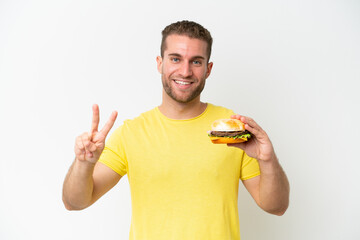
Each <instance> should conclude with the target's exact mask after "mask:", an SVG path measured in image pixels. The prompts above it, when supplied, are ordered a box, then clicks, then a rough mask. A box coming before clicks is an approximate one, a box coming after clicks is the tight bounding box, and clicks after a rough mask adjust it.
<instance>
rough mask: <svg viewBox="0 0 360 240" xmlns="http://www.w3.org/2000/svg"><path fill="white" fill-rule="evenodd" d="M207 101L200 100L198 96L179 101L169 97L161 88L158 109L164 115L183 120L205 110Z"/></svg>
mask: <svg viewBox="0 0 360 240" xmlns="http://www.w3.org/2000/svg"><path fill="white" fill-rule="evenodd" d="M206 107H207V103H203V102H201V101H200V96H198V97H197V98H195V99H194V100H192V101H191V102H188V103H179V102H177V101H175V100H173V99H172V98H170V97H169V96H168V95H167V94H166V93H165V92H164V90H163V99H162V103H161V105H160V106H159V110H160V112H161V113H162V114H164V115H165V116H166V117H168V118H171V119H177V120H183V119H190V118H194V117H197V116H199V115H200V114H201V113H203V112H204V111H205V109H206Z"/></svg>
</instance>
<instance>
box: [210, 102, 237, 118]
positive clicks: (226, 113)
mask: <svg viewBox="0 0 360 240" xmlns="http://www.w3.org/2000/svg"><path fill="white" fill-rule="evenodd" d="M208 104H209V114H210V115H214V116H215V117H217V118H230V116H231V115H234V114H235V113H234V111H233V110H231V109H229V108H226V107H223V106H218V105H214V104H211V103H208Z"/></svg>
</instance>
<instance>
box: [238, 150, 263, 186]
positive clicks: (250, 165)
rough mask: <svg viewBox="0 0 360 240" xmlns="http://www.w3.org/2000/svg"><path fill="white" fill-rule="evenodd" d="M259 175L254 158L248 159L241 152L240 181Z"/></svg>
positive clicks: (257, 164) (257, 165)
mask: <svg viewBox="0 0 360 240" xmlns="http://www.w3.org/2000/svg"><path fill="white" fill-rule="evenodd" d="M258 175H260V167H259V163H258V161H257V160H256V159H255V158H252V157H249V156H248V155H247V154H246V153H245V152H243V159H242V162H241V168H240V179H241V180H247V179H250V178H253V177H256V176H258Z"/></svg>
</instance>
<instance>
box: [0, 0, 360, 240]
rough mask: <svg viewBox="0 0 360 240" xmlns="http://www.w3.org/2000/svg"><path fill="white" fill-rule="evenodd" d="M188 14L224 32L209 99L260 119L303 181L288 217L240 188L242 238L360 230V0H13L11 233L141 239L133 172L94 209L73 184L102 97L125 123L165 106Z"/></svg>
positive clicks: (5, 24)
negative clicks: (170, 60)
mask: <svg viewBox="0 0 360 240" xmlns="http://www.w3.org/2000/svg"><path fill="white" fill-rule="evenodd" d="M214 2H215V1H214ZM183 19H189V20H194V21H198V22H199V23H201V24H202V25H204V26H205V27H206V28H208V29H209V30H210V32H211V33H212V35H213V37H214V45H213V55H212V61H213V62H214V68H213V72H212V74H211V76H210V78H209V79H208V81H207V86H206V87H205V90H204V92H203V94H202V100H203V101H205V102H211V103H214V104H216V105H222V106H226V107H228V108H232V109H233V110H235V111H236V112H237V113H240V114H244V115H248V116H251V117H253V118H254V119H255V120H256V121H257V122H258V123H259V124H260V125H261V126H262V127H263V128H264V129H265V130H266V131H267V132H268V134H269V135H270V137H271V139H272V141H273V144H274V146H275V148H276V152H277V154H278V156H279V159H280V161H281V163H282V165H283V167H284V169H285V171H286V173H287V175H288V177H289V180H290V183H291V203H290V208H289V209H288V211H287V212H286V214H285V215H284V216H282V217H277V216H272V215H269V214H267V213H265V212H263V211H262V210H260V209H259V208H258V207H257V206H256V205H255V204H254V202H253V200H252V199H251V198H250V196H249V194H248V193H247V192H246V191H245V190H244V187H243V186H242V185H241V186H240V191H239V213H240V228H241V234H242V239H243V240H252V239H254V240H255V239H281V240H282V239H284V240H285V239H286V240H287V239H294V240H303V239H316V240H318V239H327V240H330V239H331V240H332V239H334V240H335V239H360V229H359V217H360V207H359V205H360V204H359V202H360V193H359V189H360V188H359V182H360V181H359V167H360V163H359V162H360V157H359V147H360V145H359V144H360V141H359V134H360V131H359V122H360V116H359V115H360V114H359V103H360V97H359V93H358V92H359V81H360V57H359V56H360V47H359V45H360V44H359V43H360V2H359V1H356V0H354V1H347V0H338V1H335V0H332V1H331V0H330V1H318V0H315V1H314V0H311V1H310V0H303V1H300V0H299V1H285V0H284V1H281V0H277V1H243V0H241V1H221V2H220V3H219V2H218V3H213V2H212V1H186V0H183V1H176V2H173V1H161V2H160V1H111V0H105V1H85V0H83V1H70V0H64V1H45V0H42V1H41V0H37V1H35V0H34V1H10V0H0V81H1V85H0V107H1V110H0V114H1V117H0V122H1V124H0V127H1V134H0V136H1V137H0V141H1V142H0V147H1V156H0V239H2V240H9V239H89V240H90V239H127V238H128V232H129V226H130V218H131V204H130V194H129V187H128V181H127V178H126V177H124V178H123V179H122V180H121V181H120V182H119V184H118V185H117V186H116V187H115V188H114V189H112V190H111V191H110V192H109V193H107V194H106V195H105V196H104V197H103V198H102V199H100V200H99V201H98V202H97V203H95V204H94V205H93V206H91V207H90V208H88V209H86V210H84V211H80V212H69V211H66V210H65V208H64V206H63V204H62V201H61V191H62V183H63V179H64V177H65V174H66V172H67V170H68V168H69V166H70V165H71V163H72V160H73V158H74V153H73V145H74V140H75V137H76V136H77V135H79V134H81V133H82V132H84V131H88V130H89V128H90V124H91V114H92V113H91V106H92V104H93V103H98V104H99V105H100V110H101V117H102V123H104V121H105V120H106V119H107V118H108V117H109V115H110V113H111V112H112V111H113V110H117V111H118V112H119V116H118V119H117V121H116V123H115V124H116V126H119V125H120V124H121V123H122V122H123V121H124V120H125V119H131V118H133V117H135V116H137V115H139V114H140V113H141V112H144V111H146V110H149V109H151V108H153V107H155V106H157V105H159V104H160V102H161V82H160V75H159V74H158V72H157V70H156V62H155V58H156V56H157V55H158V54H159V48H160V40H161V34H160V32H161V30H162V29H163V28H164V27H165V26H166V25H168V24H170V23H172V22H175V21H178V20H183Z"/></svg>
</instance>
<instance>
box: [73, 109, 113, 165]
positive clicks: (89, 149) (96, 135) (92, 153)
mask: <svg viewBox="0 0 360 240" xmlns="http://www.w3.org/2000/svg"><path fill="white" fill-rule="evenodd" d="M92 110H93V119H92V124H91V131H90V132H85V133H83V134H81V135H80V136H78V137H77V138H76V141H75V155H76V159H77V160H79V161H87V162H89V163H93V164H95V163H96V162H97V161H98V160H99V158H100V155H101V153H102V151H103V150H104V147H105V139H106V136H107V135H108V133H109V131H110V129H111V128H112V127H113V125H114V123H115V120H116V117H117V112H116V111H114V112H112V114H111V116H110V118H109V120H108V121H107V122H106V124H105V126H104V127H103V128H102V129H101V130H100V131H98V127H99V121H100V117H99V106H98V105H97V104H94V105H93V107H92Z"/></svg>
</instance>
